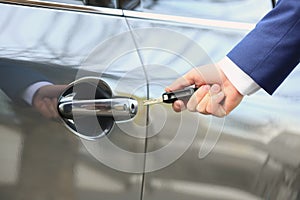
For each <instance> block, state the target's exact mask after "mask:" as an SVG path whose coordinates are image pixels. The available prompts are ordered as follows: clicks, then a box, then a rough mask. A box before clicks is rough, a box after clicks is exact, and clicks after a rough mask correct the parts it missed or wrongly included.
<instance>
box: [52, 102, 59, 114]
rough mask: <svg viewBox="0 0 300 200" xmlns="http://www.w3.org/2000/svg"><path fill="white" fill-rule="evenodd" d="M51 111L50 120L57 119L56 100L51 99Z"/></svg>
mask: <svg viewBox="0 0 300 200" xmlns="http://www.w3.org/2000/svg"><path fill="white" fill-rule="evenodd" d="M51 111H52V118H58V116H59V115H58V111H57V98H52V99H51Z"/></svg>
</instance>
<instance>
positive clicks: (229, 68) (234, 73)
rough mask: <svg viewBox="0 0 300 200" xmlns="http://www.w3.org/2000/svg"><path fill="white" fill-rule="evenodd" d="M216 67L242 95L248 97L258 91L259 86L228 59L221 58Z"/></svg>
mask: <svg viewBox="0 0 300 200" xmlns="http://www.w3.org/2000/svg"><path fill="white" fill-rule="evenodd" d="M217 65H218V66H219V67H220V68H221V70H222V71H223V72H224V74H225V75H226V77H227V78H228V79H229V81H230V82H231V83H232V84H233V85H234V86H235V88H236V89H237V90H238V91H239V92H240V93H241V94H242V95H250V94H253V93H254V92H256V91H257V90H259V89H260V86H259V85H258V84H257V83H256V82H255V81H254V80H253V79H252V78H251V77H250V76H249V75H248V74H246V73H245V72H244V71H243V70H241V69H240V68H239V67H238V66H237V65H236V64H235V63H234V62H233V61H232V60H230V59H229V58H228V57H225V58H223V59H222V60H221V61H220V62H218V63H217Z"/></svg>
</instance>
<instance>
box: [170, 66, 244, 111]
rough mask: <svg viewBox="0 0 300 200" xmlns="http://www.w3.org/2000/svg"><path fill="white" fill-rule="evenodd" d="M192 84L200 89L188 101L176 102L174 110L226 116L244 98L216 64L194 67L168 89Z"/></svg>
mask: <svg viewBox="0 0 300 200" xmlns="http://www.w3.org/2000/svg"><path fill="white" fill-rule="evenodd" d="M191 85H195V87H198V88H199V89H198V90H197V91H196V92H195V93H194V94H193V96H192V97H191V98H190V100H189V101H188V102H183V101H180V100H177V101H176V102H174V104H173V109H174V111H176V112H180V111H182V110H185V109H188V110H189V111H191V112H196V111H197V112H200V113H202V114H211V115H214V116H217V117H224V116H226V115H228V114H229V113H230V112H231V111H232V110H233V109H234V108H235V107H237V106H238V105H239V103H240V102H241V101H242V99H243V96H242V95H241V94H240V93H239V92H238V91H237V89H236V88H235V87H234V86H233V85H232V83H231V82H230V81H229V80H228V79H227V77H226V76H225V74H224V73H223V72H222V70H220V69H219V68H218V67H217V66H216V65H205V66H201V67H198V68H194V69H192V70H191V71H189V72H188V73H186V74H185V75H184V76H183V77H181V78H179V79H177V80H176V81H175V82H174V83H172V84H171V85H170V86H169V87H167V88H166V91H167V92H170V91H175V90H179V89H183V88H185V87H188V86H191Z"/></svg>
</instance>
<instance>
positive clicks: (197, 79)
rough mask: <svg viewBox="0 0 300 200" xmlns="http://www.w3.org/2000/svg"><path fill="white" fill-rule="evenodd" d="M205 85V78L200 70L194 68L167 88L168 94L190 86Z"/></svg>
mask: <svg viewBox="0 0 300 200" xmlns="http://www.w3.org/2000/svg"><path fill="white" fill-rule="evenodd" d="M204 83H205V80H204V79H203V76H202V75H201V74H200V72H199V70H198V68H193V69H192V70H190V71H189V72H188V73H186V74H185V75H184V76H182V77H180V78H178V79H177V80H175V81H174V82H173V83H172V84H171V85H170V86H168V87H167V88H166V91H167V92H170V91H175V90H179V89H182V88H185V87H187V86H190V85H194V84H195V85H197V86H201V85H203V84H204Z"/></svg>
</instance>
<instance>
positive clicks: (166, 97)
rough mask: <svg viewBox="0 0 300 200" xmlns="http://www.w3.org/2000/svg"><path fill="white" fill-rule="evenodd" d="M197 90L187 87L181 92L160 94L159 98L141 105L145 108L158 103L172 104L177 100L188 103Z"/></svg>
mask: <svg viewBox="0 0 300 200" xmlns="http://www.w3.org/2000/svg"><path fill="white" fill-rule="evenodd" d="M197 89H198V88H191V87H189V88H186V89H183V90H177V91H173V92H165V93H163V94H162V96H161V97H159V98H156V99H149V100H145V101H144V102H143V103H144V106H147V105H152V104H158V103H174V102H175V101H176V100H178V99H180V100H183V101H188V100H189V99H190V97H191V96H192V95H193V94H194V92H195V91H196V90H197Z"/></svg>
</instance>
